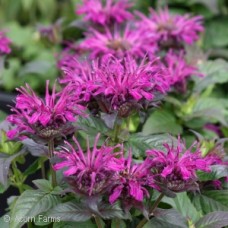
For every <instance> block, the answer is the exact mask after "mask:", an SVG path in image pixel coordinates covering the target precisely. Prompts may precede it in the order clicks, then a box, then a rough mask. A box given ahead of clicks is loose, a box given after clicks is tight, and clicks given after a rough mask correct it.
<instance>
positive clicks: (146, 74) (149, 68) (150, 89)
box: [63, 56, 169, 117]
mask: <svg viewBox="0 0 228 228" xmlns="http://www.w3.org/2000/svg"><path fill="white" fill-rule="evenodd" d="M78 64H79V63H78V62H76V63H75V65H74V66H73V67H70V66H68V67H65V68H63V70H64V72H65V75H66V80H72V81H73V82H74V83H75V85H76V87H77V88H81V91H80V94H84V99H86V100H87V101H88V99H90V100H95V101H97V103H98V105H99V107H100V109H101V110H102V111H103V112H107V113H111V112H114V111H116V112H118V114H119V115H120V116H122V117H125V116H128V115H129V114H130V112H131V111H134V110H136V109H137V108H140V107H141V106H143V105H144V104H145V103H146V102H148V103H149V102H152V101H153V99H154V98H155V97H156V95H157V94H158V93H165V92H166V91H167V90H168V89H169V84H168V83H167V82H166V81H165V77H164V75H163V71H162V70H161V69H162V68H161V67H160V65H159V64H158V63H156V61H154V62H148V63H146V61H145V59H144V60H143V61H142V62H141V64H137V62H136V61H135V60H134V59H133V58H131V57H130V56H128V57H126V58H123V59H117V58H115V57H113V56H107V57H105V58H103V59H101V60H100V61H99V62H98V61H97V62H96V61H94V62H93V64H92V66H91V67H90V68H89V67H88V64H87V65H85V64H84V63H83V65H80V64H79V65H78ZM72 69H73V70H72ZM82 99H83V98H82Z"/></svg>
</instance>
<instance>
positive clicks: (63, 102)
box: [7, 81, 85, 139]
mask: <svg viewBox="0 0 228 228" xmlns="http://www.w3.org/2000/svg"><path fill="white" fill-rule="evenodd" d="M17 91H18V92H19V93H20V95H18V96H17V98H16V105H15V107H12V108H11V111H12V112H14V114H12V115H10V116H8V118H7V120H8V121H9V122H10V123H12V124H14V125H16V128H15V129H13V130H11V131H9V132H8V137H9V138H13V137H15V136H16V135H19V134H21V135H23V134H34V135H36V136H39V137H40V138H42V139H50V138H55V137H57V136H62V135H65V134H67V133H69V125H70V124H69V123H71V122H74V121H75V120H76V118H77V116H78V115H84V113H83V111H84V109H85V108H84V107H83V106H81V105H80V104H79V99H77V97H76V95H75V93H74V91H73V89H72V88H71V87H70V86H67V87H65V88H64V89H63V90H62V91H61V92H58V93H57V92H56V89H55V85H54V86H53V89H52V93H51V94H50V93H49V81H47V83H46V94H45V99H44V100H43V99H42V98H40V97H38V96H37V95H36V94H35V92H34V91H33V90H32V88H31V87H30V86H29V85H28V84H26V87H21V88H19V89H17Z"/></svg>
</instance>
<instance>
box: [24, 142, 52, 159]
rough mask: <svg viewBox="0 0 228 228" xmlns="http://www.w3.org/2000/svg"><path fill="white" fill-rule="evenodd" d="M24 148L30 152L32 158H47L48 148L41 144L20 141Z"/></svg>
mask: <svg viewBox="0 0 228 228" xmlns="http://www.w3.org/2000/svg"><path fill="white" fill-rule="evenodd" d="M22 143H23V144H24V146H25V149H26V150H27V151H28V152H30V153H31V154H32V155H33V156H38V157H41V156H47V155H48V147H47V146H45V145H42V144H41V143H36V142H35V141H33V140H32V139H25V140H23V141H22Z"/></svg>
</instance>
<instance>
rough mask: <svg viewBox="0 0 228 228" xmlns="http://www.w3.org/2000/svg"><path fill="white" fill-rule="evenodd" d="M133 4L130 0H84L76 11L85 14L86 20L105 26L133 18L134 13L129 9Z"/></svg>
mask: <svg viewBox="0 0 228 228" xmlns="http://www.w3.org/2000/svg"><path fill="white" fill-rule="evenodd" d="M104 3H105V4H104ZM131 6H132V4H131V3H129V2H128V0H107V1H102V0H83V5H82V6H79V8H78V9H77V10H76V13H77V14H84V15H85V16H84V20H85V21H89V22H92V23H95V24H99V25H103V26H104V25H110V24H113V23H122V22H124V21H126V20H129V19H132V17H133V16H132V14H131V13H130V12H128V11H127V10H128V9H129V8H130V7H131Z"/></svg>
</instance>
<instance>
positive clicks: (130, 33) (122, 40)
mask: <svg viewBox="0 0 228 228" xmlns="http://www.w3.org/2000/svg"><path fill="white" fill-rule="evenodd" d="M154 37H155V36H154V35H153V34H145V33H143V31H142V30H140V29H136V28H134V27H132V26H130V24H127V25H126V26H125V27H124V28H122V27H121V28H120V27H119V26H116V27H115V28H114V30H113V31H111V30H110V29H109V28H107V27H106V28H105V31H104V32H100V31H98V30H95V29H91V30H90V31H89V32H87V33H86V37H85V39H84V40H83V41H82V42H81V44H80V47H81V49H82V50H85V51H87V52H88V53H89V56H90V58H91V59H96V58H97V57H101V56H104V55H110V54H112V55H114V56H116V57H120V58H121V57H124V56H126V55H131V56H134V58H135V59H137V58H143V57H145V55H148V56H150V57H151V58H152V57H154V53H155V51H156V50H157V46H156V43H155V38H154Z"/></svg>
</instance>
